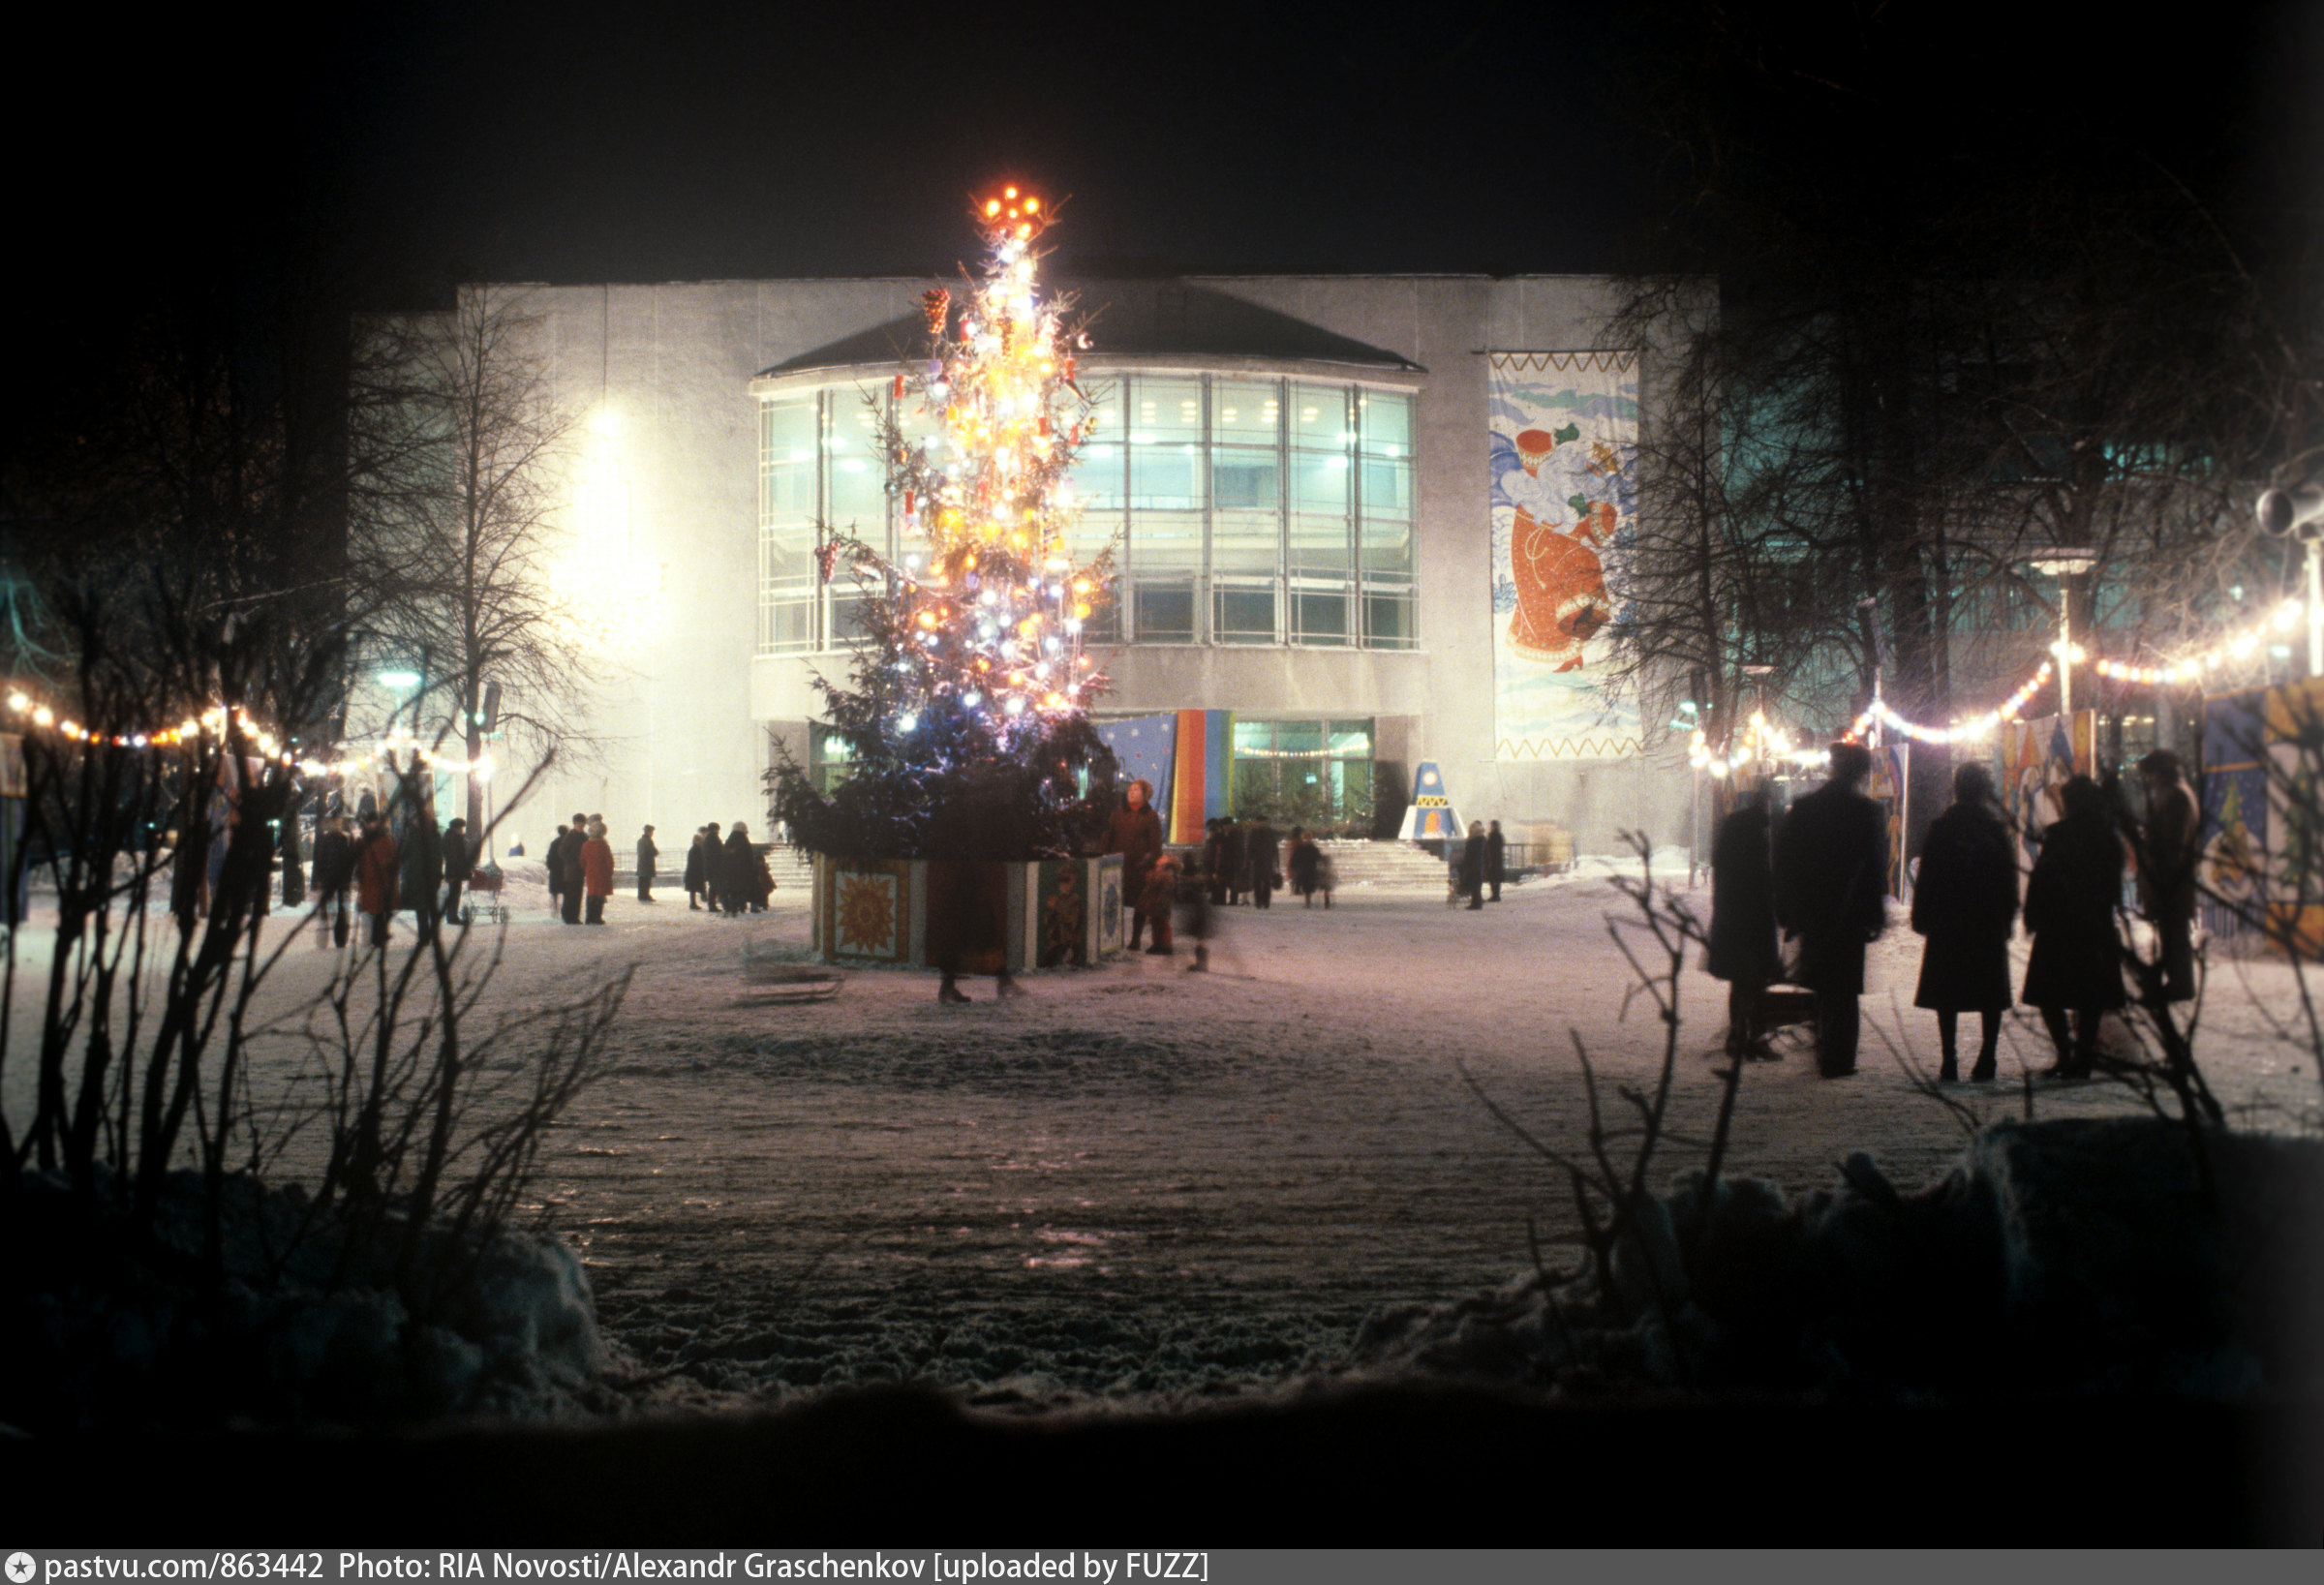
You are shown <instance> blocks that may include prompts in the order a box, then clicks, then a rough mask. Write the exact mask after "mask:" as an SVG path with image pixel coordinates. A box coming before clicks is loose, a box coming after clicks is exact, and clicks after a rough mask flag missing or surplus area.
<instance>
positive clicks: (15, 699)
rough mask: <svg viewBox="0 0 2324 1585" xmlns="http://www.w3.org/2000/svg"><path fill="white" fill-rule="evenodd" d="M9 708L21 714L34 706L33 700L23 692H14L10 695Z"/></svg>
mask: <svg viewBox="0 0 2324 1585" xmlns="http://www.w3.org/2000/svg"><path fill="white" fill-rule="evenodd" d="M8 708H9V709H11V710H14V711H16V712H18V713H19V714H20V713H22V712H24V711H27V710H30V709H31V708H32V701H31V700H30V699H28V698H26V697H25V696H24V695H23V694H21V693H12V694H10V695H9V696H8Z"/></svg>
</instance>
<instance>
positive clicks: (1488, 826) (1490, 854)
mask: <svg viewBox="0 0 2324 1585" xmlns="http://www.w3.org/2000/svg"><path fill="white" fill-rule="evenodd" d="M1508 853H1509V844H1508V841H1507V840H1506V838H1503V837H1502V835H1501V822H1500V821H1498V820H1491V821H1487V822H1486V823H1485V828H1484V884H1485V885H1487V886H1489V887H1491V888H1492V889H1493V900H1494V901H1495V902H1498V901H1500V900H1501V882H1502V880H1503V879H1504V878H1506V876H1507V875H1508V873H1509V867H1508V864H1507V858H1508Z"/></svg>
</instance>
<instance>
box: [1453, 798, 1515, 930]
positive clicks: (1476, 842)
mask: <svg viewBox="0 0 2324 1585" xmlns="http://www.w3.org/2000/svg"><path fill="white" fill-rule="evenodd" d="M1508 855H1509V844H1508V841H1507V839H1506V838H1503V837H1502V835H1501V822H1500V821H1498V820H1495V821H1492V822H1491V823H1490V824H1489V825H1488V824H1487V823H1486V822H1484V821H1482V820H1471V821H1470V822H1469V834H1468V836H1467V837H1466V838H1463V839H1462V841H1461V844H1460V850H1459V851H1458V852H1456V853H1454V854H1452V855H1451V859H1452V887H1451V889H1450V890H1449V891H1447V893H1446V894H1445V901H1446V902H1447V903H1456V902H1458V901H1459V900H1460V899H1462V898H1467V899H1469V906H1470V907H1472V908H1482V907H1483V906H1484V894H1485V890H1486V888H1488V887H1489V888H1491V890H1492V894H1493V900H1494V901H1495V902H1498V901H1500V900H1501V884H1502V882H1503V881H1504V880H1506V879H1507V878H1508V875H1509V862H1508Z"/></svg>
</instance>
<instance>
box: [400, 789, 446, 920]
mask: <svg viewBox="0 0 2324 1585" xmlns="http://www.w3.org/2000/svg"><path fill="white" fill-rule="evenodd" d="M403 854H404V873H403V877H402V882H401V885H402V890H401V893H400V895H399V900H400V901H401V902H402V903H403V905H404V906H405V907H407V908H409V909H411V910H412V919H413V923H414V924H416V925H417V926H418V927H419V930H420V933H421V934H422V935H425V934H427V933H428V932H429V931H431V930H435V928H436V904H437V902H438V901H439V900H441V899H442V898H443V836H442V834H441V833H439V832H438V831H437V829H436V817H435V815H434V814H433V813H432V812H430V811H429V810H427V809H424V808H422V809H413V811H412V815H411V819H410V820H409V821H408V822H406V824H405V827H404V842H403Z"/></svg>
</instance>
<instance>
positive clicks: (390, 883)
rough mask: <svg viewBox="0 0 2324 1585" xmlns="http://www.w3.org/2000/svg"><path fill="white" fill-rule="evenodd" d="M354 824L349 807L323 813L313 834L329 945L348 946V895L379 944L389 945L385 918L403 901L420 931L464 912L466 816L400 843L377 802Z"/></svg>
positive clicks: (471, 863)
mask: <svg viewBox="0 0 2324 1585" xmlns="http://www.w3.org/2000/svg"><path fill="white" fill-rule="evenodd" d="M349 824H350V822H349V817H348V816H347V815H345V814H326V815H324V816H323V817H322V819H321V824H320V828H319V829H318V831H317V832H316V835H315V858H314V863H313V868H312V869H311V870H310V872H309V880H310V882H311V884H312V886H313V888H314V891H315V921H316V927H317V929H318V930H320V931H321V935H322V940H323V943H324V944H325V945H334V946H342V947H343V946H345V945H347V938H348V928H349V919H348V903H349V899H350V895H351V894H352V899H353V903H354V911H355V912H356V913H359V914H361V915H362V916H363V917H364V919H365V920H366V921H368V922H369V928H370V934H369V940H370V944H371V945H373V946H375V947H384V946H386V945H387V940H388V921H389V919H390V918H391V917H392V916H393V915H394V914H396V913H397V912H399V911H401V910H402V909H404V908H409V909H410V910H411V912H412V915H413V920H414V922H415V923H416V924H417V926H418V928H419V930H420V931H421V932H422V933H423V934H424V933H425V932H427V931H429V930H434V929H435V928H436V926H437V924H438V923H439V922H440V921H443V920H447V919H448V920H454V921H457V920H458V919H459V918H460V907H461V894H462V893H463V892H464V891H465V890H466V889H467V886H468V879H469V874H470V872H471V871H472V870H473V869H474V868H475V859H476V853H475V847H474V844H473V843H472V842H471V841H470V840H469V836H468V822H467V821H466V820H465V819H458V818H455V819H453V820H451V821H448V822H447V823H446V824H445V825H444V827H443V830H442V831H441V832H438V831H435V830H434V829H433V828H429V829H427V830H424V831H419V832H416V833H411V834H408V837H409V838H410V839H408V840H407V841H406V842H405V843H404V844H402V846H401V847H399V845H398V843H397V842H396V839H395V834H394V832H393V831H392V830H391V829H390V828H389V826H388V823H387V817H386V816H385V815H384V814H383V813H382V812H381V811H380V810H379V809H377V808H371V807H366V808H363V809H362V810H361V811H359V812H358V814H357V815H356V816H355V819H354V825H355V829H354V830H352V832H351V831H350V830H349Z"/></svg>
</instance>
